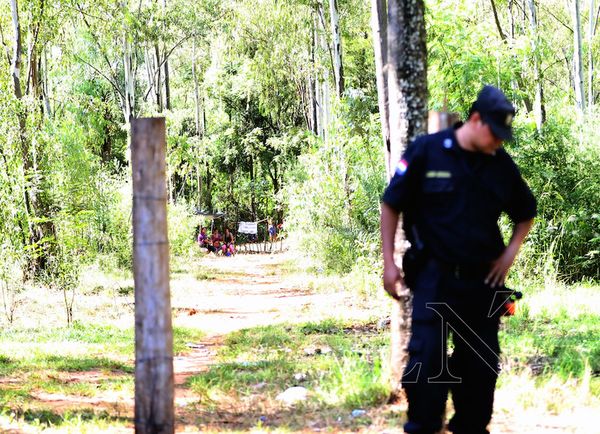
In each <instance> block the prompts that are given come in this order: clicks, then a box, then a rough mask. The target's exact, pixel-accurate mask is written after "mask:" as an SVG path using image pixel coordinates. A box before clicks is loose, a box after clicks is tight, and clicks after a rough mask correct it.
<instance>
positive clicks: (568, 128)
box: [0, 0, 600, 373]
mask: <svg viewBox="0 0 600 434" xmlns="http://www.w3.org/2000/svg"><path fill="white" fill-rule="evenodd" d="M425 3H426V14H425V19H426V24H427V48H428V88H429V107H430V109H432V110H444V111H449V112H456V113H458V114H459V115H460V116H461V117H462V118H464V117H465V115H466V113H467V111H468V109H469V106H470V104H471V102H472V101H473V99H474V98H475V96H476V94H477V91H478V90H479V89H480V88H481V87H482V85H483V84H485V83H489V84H493V85H496V86H498V87H501V88H502V89H504V90H505V91H506V93H507V94H508V96H509V98H510V99H511V100H512V101H514V103H515V105H516V106H517V110H518V113H517V116H516V118H515V122H514V128H515V140H514V142H511V143H507V144H506V148H507V150H508V151H509V153H510V154H511V155H512V156H513V157H514V159H515V160H516V162H517V164H518V165H519V167H520V168H521V170H522V174H523V176H524V178H525V179H526V181H527V182H528V184H529V185H530V186H531V188H532V190H533V191H534V194H535V196H536V198H537V199H538V207H539V216H538V218H537V219H536V222H535V225H534V227H533V229H532V232H531V234H530V236H529V237H528V239H527V241H526V243H525V245H524V247H523V251H522V253H521V256H520V259H519V262H518V264H516V266H515V267H514V269H513V272H512V275H511V281H512V282H518V283H519V284H520V285H523V284H524V283H523V282H528V283H527V284H531V285H549V284H556V283H557V282H562V283H568V284H573V283H582V282H583V283H584V284H593V283H597V281H598V279H599V278H600V207H599V204H600V147H599V145H598V142H599V136H600V131H599V130H598V128H597V125H598V121H599V120H600V110H599V109H598V100H599V97H600V84H599V83H598V74H597V72H596V69H595V60H596V59H597V58H598V55H599V54H600V42H599V40H598V37H597V35H596V33H597V27H598V14H599V12H600V5H597V4H595V2H594V1H593V0H587V1H579V0H576V1H569V2H564V1H559V0H556V1H554V0H545V1H535V0H523V1H521V0H519V1H517V0H489V1H488V0H477V1H468V0H455V1H449V0H429V1H426V2H425ZM369 20H370V4H369V3H368V2H366V1H364V0H337V1H331V2H321V1H313V0H279V1H276V0H261V1H257V0H254V1H250V0H239V1H233V0H231V1H230V0H225V1H218V0H204V1H201V2H186V1H183V0H162V1H160V2H158V1H156V2H155V1H138V2H131V1H124V2H111V1H105V0H98V1H95V2H93V7H92V6H91V5H90V4H86V3H84V2H78V1H75V0H30V1H20V2H18V1H17V0H11V1H10V2H3V3H2V4H1V5H0V31H1V32H0V37H1V42H2V46H3V47H2V48H3V50H4V52H3V53H2V55H0V101H2V104H1V105H0V154H1V158H0V280H1V285H0V286H1V288H2V294H3V308H4V313H5V315H4V316H5V319H6V321H7V322H12V320H13V319H14V315H15V314H18V305H19V294H20V293H21V292H22V291H23V289H24V288H25V287H26V285H30V284H41V285H47V286H48V287H49V288H55V289H63V290H70V289H73V288H75V287H77V285H78V282H79V279H80V278H81V273H82V272H83V271H84V270H85V269H86V267H90V266H96V267H99V268H100V269H103V270H106V271H114V270H125V271H128V270H131V267H132V264H131V260H132V259H131V258H132V252H131V249H132V240H131V238H132V236H131V197H132V192H131V173H130V165H129V162H130V156H129V151H128V149H129V140H130V137H129V121H130V119H132V118H136V117H146V116H165V117H166V119H167V146H168V149H167V165H168V167H167V171H168V173H167V178H168V195H169V203H168V210H169V239H170V245H171V253H172V256H173V257H181V256H189V257H193V256H194V255H197V252H198V251H197V245H196V243H195V239H196V234H197V231H198V226H199V224H201V223H204V224H206V223H209V222H207V221H202V220H201V219H200V217H199V216H198V212H201V211H204V212H216V211H219V212H223V213H225V218H224V220H223V221H222V220H218V221H217V225H219V226H220V229H223V227H224V226H228V227H230V228H236V226H237V223H238V222H239V221H259V220H263V219H267V218H268V219H271V220H273V221H275V222H285V230H286V232H287V234H288V236H289V238H290V239H291V240H293V241H294V242H293V243H292V245H294V246H296V248H297V249H298V252H299V253H302V254H303V255H306V256H307V257H308V258H309V259H310V260H311V261H312V263H313V269H314V271H315V272H317V273H324V274H331V275H336V276H342V278H343V279H344V282H353V283H352V285H355V286H356V289H357V290H359V291H361V292H362V293H363V294H367V295H369V294H375V293H377V292H380V291H381V289H380V274H381V257H380V241H379V200H380V196H381V193H382V192H383V189H384V187H385V182H386V173H385V164H384V148H383V141H382V137H381V128H380V123H379V114H378V105H377V87H376V80H375V62H374V55H373V42H372V32H371V27H370V21H369ZM336 23H337V25H336ZM502 225H503V228H505V229H507V231H506V232H507V234H508V228H509V222H508V221H506V220H502ZM260 227H261V230H262V231H263V232H264V231H266V225H263V226H260ZM263 236H264V234H263ZM67 304H68V303H67ZM68 311H69V309H67V312H68ZM67 317H68V318H67V319H68V321H69V322H70V321H71V320H72V312H71V314H70V315H69V314H67ZM586 351H588V352H590V353H589V354H588V356H589V359H588V362H586V363H591V364H592V366H591V367H590V366H587V368H586V369H589V370H590V372H592V373H597V372H600V347H598V345H597V344H596V345H595V346H593V347H591V348H589V347H588V348H587V349H586ZM583 363H584V362H581V363H580V364H581V365H582V366H583ZM580 368H581V369H580V370H582V369H583V367H580ZM578 369H579V368H578Z"/></svg>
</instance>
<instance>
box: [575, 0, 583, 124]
mask: <svg viewBox="0 0 600 434" xmlns="http://www.w3.org/2000/svg"><path fill="white" fill-rule="evenodd" d="M573 78H574V80H575V104H576V106H577V111H578V112H579V113H580V114H581V113H583V110H584V109H585V96H584V94H583V60H582V47H581V14H580V12H579V0H573Z"/></svg>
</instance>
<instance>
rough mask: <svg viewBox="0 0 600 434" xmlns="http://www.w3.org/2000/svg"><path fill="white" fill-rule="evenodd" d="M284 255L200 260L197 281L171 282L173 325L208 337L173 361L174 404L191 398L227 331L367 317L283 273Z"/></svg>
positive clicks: (343, 298) (342, 299)
mask: <svg viewBox="0 0 600 434" xmlns="http://www.w3.org/2000/svg"><path fill="white" fill-rule="evenodd" d="M288 260H290V258H289V257H288V256H287V254H286V253H279V254H274V255H266V254H256V255H237V256H235V257H233V258H226V257H214V256H212V255H211V256H207V257H205V258H203V259H202V261H201V264H200V265H201V267H200V268H201V270H203V271H201V272H200V275H201V277H206V279H204V280H200V281H199V280H197V276H189V275H185V276H184V277H183V278H175V279H173V280H172V282H171V292H172V307H173V309H174V311H175V312H177V314H176V315H175V319H174V324H176V325H179V326H185V327H194V328H198V329H200V330H202V331H204V332H206V333H207V337H206V338H205V339H203V340H202V341H201V342H196V343H190V352H189V353H187V354H185V355H182V356H179V357H176V358H175V360H174V370H175V397H176V406H185V405H187V404H189V403H190V402H192V401H193V400H194V397H193V395H192V394H191V393H190V391H189V389H187V388H186V386H185V382H186V380H187V379H188V378H189V377H191V376H193V375H197V374H198V373H200V372H203V371H204V370H206V369H207V367H209V366H210V365H211V364H212V363H213V362H214V356H215V354H216V351H217V349H218V347H219V346H220V345H221V344H222V340H223V337H224V335H226V334H227V333H230V332H233V331H236V330H241V329H244V328H251V327H256V326H261V325H269V324H276V323H281V322H306V321H319V320H323V319H326V318H330V317H331V316H349V315H350V316H353V317H357V318H360V317H365V318H366V317H368V316H369V313H368V312H364V311H362V310H361V309H359V308H358V307H354V306H353V303H352V301H351V300H349V297H348V295H347V294H343V293H327V294H324V293H316V292H314V291H311V290H309V289H307V287H306V286H307V285H306V281H305V280H304V279H303V277H302V276H297V275H289V274H286V273H284V272H283V267H284V266H285V263H286V261H288Z"/></svg>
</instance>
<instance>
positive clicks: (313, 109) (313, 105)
mask: <svg viewBox="0 0 600 434" xmlns="http://www.w3.org/2000/svg"><path fill="white" fill-rule="evenodd" d="M316 25H317V23H316V18H314V19H313V28H312V31H311V38H310V63H311V67H312V74H310V75H309V77H308V81H309V82H308V85H309V92H310V115H311V116H310V118H311V123H312V125H311V131H312V132H313V134H314V135H315V136H317V135H319V125H318V120H317V118H318V115H317V80H316V77H315V74H316V65H317V64H316V50H317V35H316V31H317V30H316Z"/></svg>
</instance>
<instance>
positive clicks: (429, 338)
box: [402, 259, 503, 434]
mask: <svg viewBox="0 0 600 434" xmlns="http://www.w3.org/2000/svg"><path fill="white" fill-rule="evenodd" d="M465 271H468V272H465ZM472 271H473V270H467V269H465V268H462V269H461V268H460V267H450V266H448V265H447V264H442V263H440V262H439V261H436V260H434V259H430V260H428V261H427V262H426V264H425V265H424V266H423V267H422V269H421V270H420V271H419V272H418V273H417V275H416V276H415V278H414V279H413V281H414V284H413V288H411V289H412V290H413V316H412V336H411V339H410V341H409V346H408V352H409V362H408V364H407V366H406V369H405V372H404V375H403V377H402V386H403V388H404V389H405V391H406V396H407V398H408V422H407V423H406V424H405V426H404V430H405V432H407V433H413V434H432V433H435V432H437V431H439V430H440V429H441V428H442V425H443V422H444V421H443V417H444V414H445V408H446V400H447V397H448V392H449V391H450V393H451V395H452V401H453V404H454V415H453V417H452V418H451V420H450V422H449V424H448V429H449V430H450V431H452V432H453V433H454V434H484V433H488V431H487V425H488V424H489V422H490V420H491V417H492V412H493V403H494V389H495V387H496V379H497V377H498V372H499V368H498V366H499V354H500V346H499V343H498V325H499V317H498V315H497V310H498V309H497V306H498V303H499V302H500V301H501V300H502V297H503V295H502V293H500V294H499V293H498V292H496V291H494V290H493V289H491V288H490V287H489V286H488V285H486V284H485V283H484V282H483V280H484V278H485V274H486V272H487V270H481V272H472ZM449 338H451V342H452V350H451V351H450V353H451V355H449V354H448V353H449V351H448V349H449V347H448V341H449Z"/></svg>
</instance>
